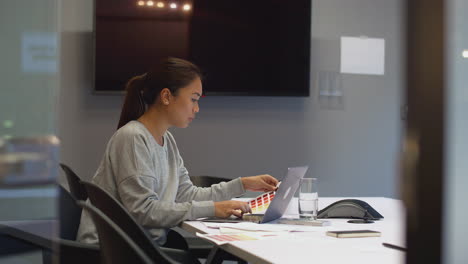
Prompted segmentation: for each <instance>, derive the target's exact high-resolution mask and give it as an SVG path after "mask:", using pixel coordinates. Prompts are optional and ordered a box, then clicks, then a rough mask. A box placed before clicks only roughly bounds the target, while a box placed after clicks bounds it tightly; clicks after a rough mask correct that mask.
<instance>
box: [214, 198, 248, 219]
mask: <svg viewBox="0 0 468 264" xmlns="http://www.w3.org/2000/svg"><path fill="white" fill-rule="evenodd" d="M214 206H215V216H216V217H220V218H228V217H229V216H231V215H235V216H237V217H242V215H243V214H244V213H251V212H252V211H251V209H250V206H249V204H248V203H247V202H242V201H222V202H215V203H214Z"/></svg>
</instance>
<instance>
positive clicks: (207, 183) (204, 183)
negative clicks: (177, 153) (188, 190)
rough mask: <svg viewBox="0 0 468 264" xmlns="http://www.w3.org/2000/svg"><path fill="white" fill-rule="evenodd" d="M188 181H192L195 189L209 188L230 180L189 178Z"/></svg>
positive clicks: (213, 177)
mask: <svg viewBox="0 0 468 264" xmlns="http://www.w3.org/2000/svg"><path fill="white" fill-rule="evenodd" d="M190 180H191V181H192V183H193V185H195V186H197V187H211V185H213V184H217V183H220V182H228V181H230V180H231V179H226V178H221V177H215V176H206V175H200V176H190Z"/></svg>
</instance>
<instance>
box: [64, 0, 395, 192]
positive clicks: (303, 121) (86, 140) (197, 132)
mask: <svg viewBox="0 0 468 264" xmlns="http://www.w3.org/2000/svg"><path fill="white" fill-rule="evenodd" d="M312 10H313V12H312V13H313V14H312V62H311V66H312V72H311V75H312V76H314V79H313V80H312V87H311V97H308V98H267V97H205V98H203V99H202V101H201V112H200V114H199V116H198V117H197V120H195V122H194V123H193V124H192V126H191V127H190V128H188V129H176V130H173V133H174V135H175V136H176V139H177V141H178V145H179V148H180V150H181V152H182V154H183V157H184V160H185V163H186V165H187V167H188V169H189V171H190V172H191V174H193V175H202V174H203V175H219V176H225V177H229V178H233V177H237V176H246V175H254V174H258V173H270V174H272V175H274V176H276V177H278V178H281V177H283V175H284V174H285V172H286V168H287V167H288V166H295V165H303V164H308V165H309V166H310V171H309V173H308V176H309V177H311V176H313V177H318V178H319V181H320V193H321V195H323V196H388V197H396V196H397V195H398V193H397V176H396V175H397V165H396V164H397V163H396V160H397V156H398V151H399V140H400V129H401V124H400V120H399V109H400V104H401V101H402V100H401V97H402V89H403V87H402V83H403V82H402V78H403V76H402V73H403V72H404V69H403V65H404V61H403V60H402V56H403V50H402V48H403V46H402V43H404V42H403V35H404V34H403V30H402V27H403V26H404V24H402V23H403V22H402V21H401V20H402V19H403V15H404V12H403V9H402V1H401V0H315V1H313V7H312ZM62 17H63V21H62V26H63V28H62V31H63V33H62V41H63V42H62V54H61V57H62V77H61V80H60V81H61V85H62V88H61V95H60V100H59V104H60V109H61V111H60V116H59V136H60V137H61V139H62V161H63V162H65V163H67V164H69V165H70V166H71V167H72V168H74V169H75V170H76V171H77V172H78V174H79V175H80V176H81V177H84V178H90V177H91V176H92V175H93V173H94V171H95V169H96V168H97V166H98V163H99V161H100V159H101V155H102V154H103V152H104V148H105V145H106V142H107V140H108V139H109V137H110V136H111V135H112V133H113V132H114V131H115V127H116V124H117V120H118V117H119V114H120V107H121V103H122V99H123V98H122V97H121V96H103V95H93V94H92V92H91V90H92V66H93V65H92V43H91V41H92V39H91V32H92V19H93V18H92V17H93V14H92V0H63V9H62ZM343 35H345V36H361V35H366V36H369V37H378V38H384V39H385V40H386V48H387V49H386V62H385V69H386V72H385V75H384V76H369V75H348V74H345V75H341V78H342V83H343V92H344V96H343V99H344V100H343V104H341V106H340V108H339V109H337V110H333V109H330V108H327V107H323V104H321V102H320V101H319V100H318V96H317V91H316V88H315V86H316V85H315V82H316V80H315V76H316V75H317V72H319V71H332V72H337V71H339V58H340V57H339V52H340V50H339V37H340V36H343ZM322 103H323V102H322Z"/></svg>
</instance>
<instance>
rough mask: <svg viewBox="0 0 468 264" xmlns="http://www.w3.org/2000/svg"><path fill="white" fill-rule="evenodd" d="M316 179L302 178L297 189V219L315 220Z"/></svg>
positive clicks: (316, 209)
mask: <svg viewBox="0 0 468 264" xmlns="http://www.w3.org/2000/svg"><path fill="white" fill-rule="evenodd" d="M317 187H318V186H317V178H303V179H301V184H300V187H299V217H300V218H308V219H313V220H316V219H317V211H318V188H317Z"/></svg>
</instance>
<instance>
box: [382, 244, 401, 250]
mask: <svg viewBox="0 0 468 264" xmlns="http://www.w3.org/2000/svg"><path fill="white" fill-rule="evenodd" d="M382 245H383V246H384V247H388V248H393V249H396V250H401V251H406V248H404V247H400V246H396V245H392V244H389V243H382Z"/></svg>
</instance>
